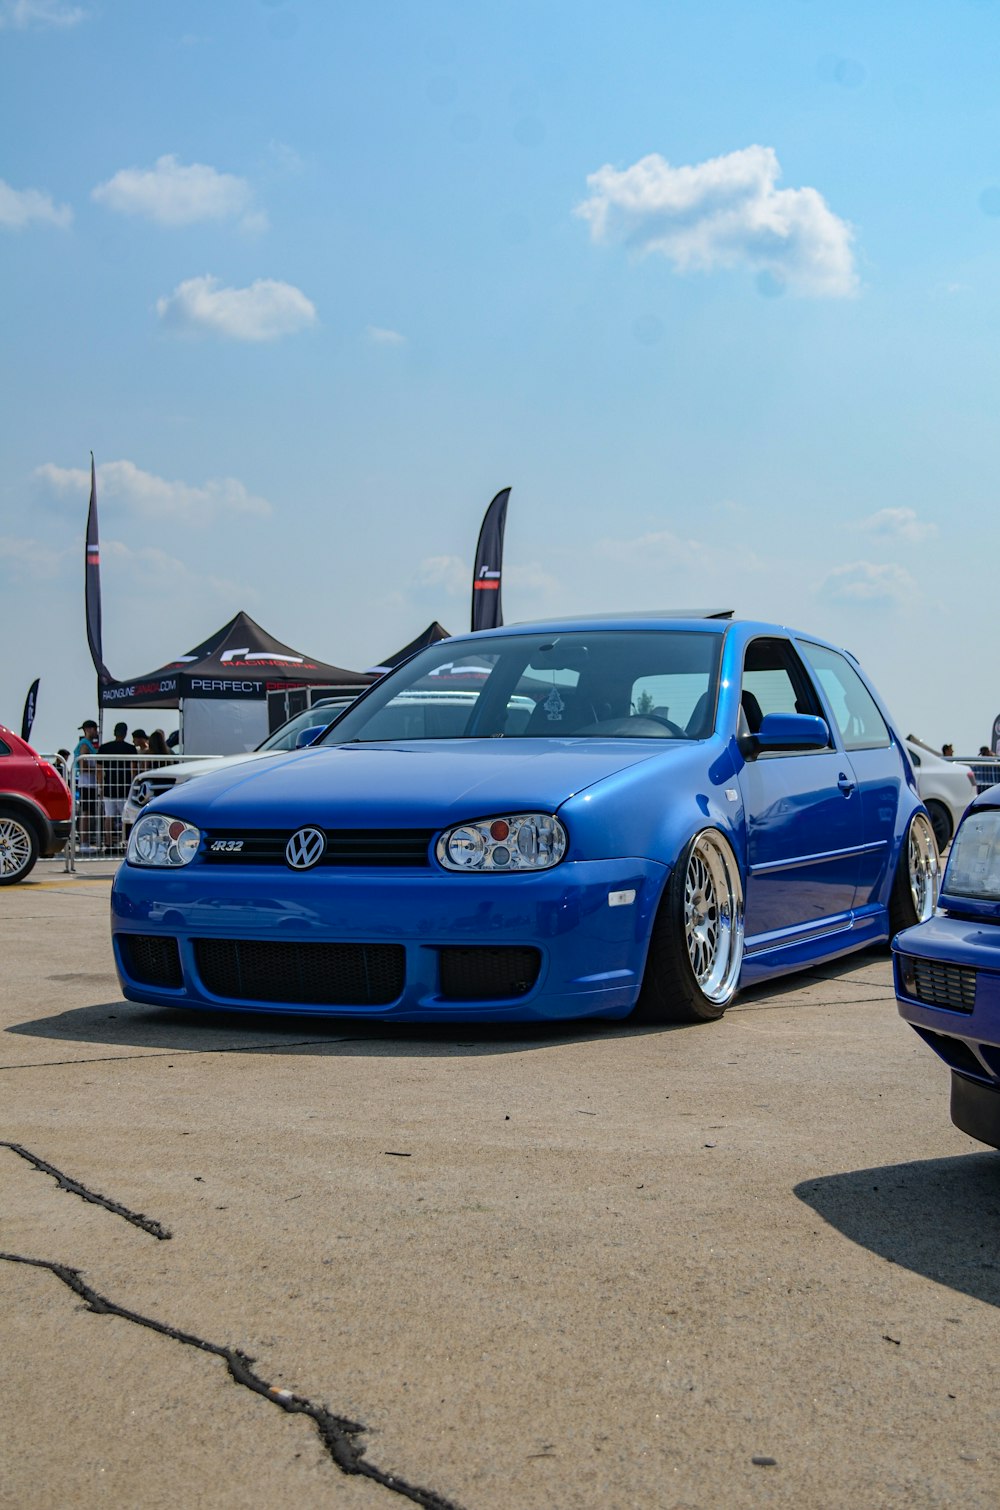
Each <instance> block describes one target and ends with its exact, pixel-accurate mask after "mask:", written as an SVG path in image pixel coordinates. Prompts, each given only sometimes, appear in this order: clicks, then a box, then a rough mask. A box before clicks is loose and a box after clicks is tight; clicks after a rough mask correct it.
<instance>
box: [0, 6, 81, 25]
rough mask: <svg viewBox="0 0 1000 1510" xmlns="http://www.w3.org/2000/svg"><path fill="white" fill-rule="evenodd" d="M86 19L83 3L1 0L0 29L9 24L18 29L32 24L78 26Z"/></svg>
mask: <svg viewBox="0 0 1000 1510" xmlns="http://www.w3.org/2000/svg"><path fill="white" fill-rule="evenodd" d="M86 19H87V12H86V11H85V10H84V8H83V6H82V5H66V4H64V3H63V0H0V31H2V30H3V29H4V27H8V26H9V27H14V28H15V29H17V30H18V31H27V29H28V28H29V27H32V26H61V27H67V26H78V25H79V24H80V22H81V21H85V20H86Z"/></svg>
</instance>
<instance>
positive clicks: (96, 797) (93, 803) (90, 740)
mask: <svg viewBox="0 0 1000 1510" xmlns="http://www.w3.org/2000/svg"><path fill="white" fill-rule="evenodd" d="M96 754H97V721H96V720H95V719H93V718H85V719H84V720H83V723H82V724H81V725H80V738H79V739H78V740H77V742H76V745H75V746H74V748H73V785H74V791H73V797H74V799H75V801H76V805H77V813H78V822H77V835H78V841H79V844H80V849H81V850H89V851H90V852H91V853H93V851H94V849H95V848H96V847H97V842H98V838H99V835H100V827H99V825H100V817H101V809H100V801H101V791H100V787H99V786H98V782H97V766H96V764H95V762H94V756H95V755H96Z"/></svg>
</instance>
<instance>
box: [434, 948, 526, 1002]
mask: <svg viewBox="0 0 1000 1510" xmlns="http://www.w3.org/2000/svg"><path fill="white" fill-rule="evenodd" d="M438 953H439V955H440V956H441V995H442V997H443V998H444V999H445V1000H446V1001H500V1000H502V999H503V998H504V997H507V996H524V995H525V994H526V993H527V992H528V991H530V990H531V988H532V986H533V985H534V984H535V981H536V980H537V979H538V969H539V965H540V964H541V956H540V954H539V952H538V950H537V949H519V948H514V947H510V948H503V947H500V948H495V949H494V948H474V947H469V948H463V947H456V948H446V949H439V950H438Z"/></svg>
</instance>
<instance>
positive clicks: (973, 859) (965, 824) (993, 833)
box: [941, 808, 1000, 902]
mask: <svg viewBox="0 0 1000 1510" xmlns="http://www.w3.org/2000/svg"><path fill="white" fill-rule="evenodd" d="M941 890H942V891H944V892H948V893H949V895H951V896H959V897H976V898H978V899H979V900H980V901H983V902H997V901H1000V811H998V810H997V809H996V808H984V809H982V810H974V811H973V812H971V813H969V814H968V815H967V816H966V817H965V818H964V819H963V820H962V824H961V827H960V828H959V830H958V833H957V834H956V835H955V840H954V843H953V844H952V846H951V851H950V853H949V855H948V869H947V871H946V873H945V879H944V885H943V886H942V888H941Z"/></svg>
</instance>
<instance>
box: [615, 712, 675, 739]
mask: <svg viewBox="0 0 1000 1510" xmlns="http://www.w3.org/2000/svg"><path fill="white" fill-rule="evenodd" d="M629 722H630V723H653V724H662V725H663V727H664V728H665V729H669V730H670V732H671V734H672V735H673V736H674V738H675V739H683V738H684V737H685V735H684V730H683V729H682V728H681V727H680V725H679V724H675V723H673V722H672V721H671V720H670V719H669V718H664V717H663V716H662V715H661V714H659V713H633V714H632V715H631V716H630V718H629Z"/></svg>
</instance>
